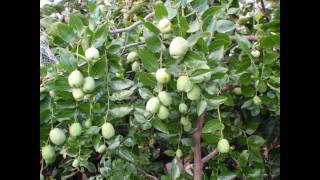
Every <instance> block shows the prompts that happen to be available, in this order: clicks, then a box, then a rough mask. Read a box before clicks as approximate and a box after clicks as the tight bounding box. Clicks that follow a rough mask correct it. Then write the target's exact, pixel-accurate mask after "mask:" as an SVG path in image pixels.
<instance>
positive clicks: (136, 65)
mask: <svg viewBox="0 0 320 180" xmlns="http://www.w3.org/2000/svg"><path fill="white" fill-rule="evenodd" d="M131 69H132V71H135V72H136V71H139V70H140V63H139V62H137V61H136V62H134V63H132V65H131Z"/></svg>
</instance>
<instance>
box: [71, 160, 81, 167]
mask: <svg viewBox="0 0 320 180" xmlns="http://www.w3.org/2000/svg"><path fill="white" fill-rule="evenodd" d="M79 165H80V161H79V159H75V160H73V162H72V167H74V168H76V167H79Z"/></svg>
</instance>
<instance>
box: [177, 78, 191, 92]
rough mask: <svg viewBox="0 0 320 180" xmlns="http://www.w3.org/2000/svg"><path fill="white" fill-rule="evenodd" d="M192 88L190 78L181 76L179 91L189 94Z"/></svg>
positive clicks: (178, 85)
mask: <svg viewBox="0 0 320 180" xmlns="http://www.w3.org/2000/svg"><path fill="white" fill-rule="evenodd" d="M191 88H192V83H191V81H190V80H189V77H188V76H180V77H179V78H178V80H177V89H178V91H184V92H189V91H190V90H191Z"/></svg>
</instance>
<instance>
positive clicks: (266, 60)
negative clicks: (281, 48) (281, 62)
mask: <svg viewBox="0 0 320 180" xmlns="http://www.w3.org/2000/svg"><path fill="white" fill-rule="evenodd" d="M278 58H279V54H278V53H275V52H269V53H266V54H264V56H263V64H265V65H268V64H272V63H273V62H275V61H276V60H277V59H278Z"/></svg>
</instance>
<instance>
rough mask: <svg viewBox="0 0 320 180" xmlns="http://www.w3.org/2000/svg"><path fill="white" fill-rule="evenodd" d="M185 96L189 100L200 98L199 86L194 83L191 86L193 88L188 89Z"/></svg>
mask: <svg viewBox="0 0 320 180" xmlns="http://www.w3.org/2000/svg"><path fill="white" fill-rule="evenodd" d="M187 97H188V99H190V100H191V101H197V100H199V99H200V97H201V89H200V87H199V86H197V85H195V86H193V88H192V89H191V91H189V92H188V93H187Z"/></svg>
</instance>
